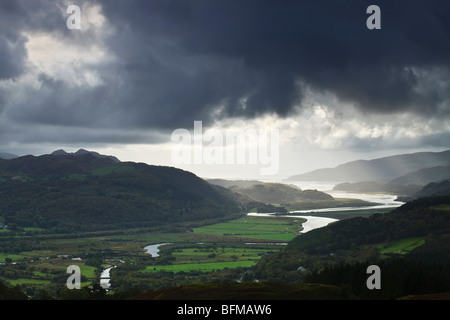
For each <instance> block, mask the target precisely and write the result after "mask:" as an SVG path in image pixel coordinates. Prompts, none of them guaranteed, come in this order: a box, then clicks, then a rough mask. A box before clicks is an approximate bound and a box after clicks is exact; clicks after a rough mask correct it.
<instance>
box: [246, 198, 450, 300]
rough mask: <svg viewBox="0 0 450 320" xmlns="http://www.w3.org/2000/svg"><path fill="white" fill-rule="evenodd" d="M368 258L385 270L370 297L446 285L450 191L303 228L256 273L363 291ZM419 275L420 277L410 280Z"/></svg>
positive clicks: (421, 291)
mask: <svg viewBox="0 0 450 320" xmlns="http://www.w3.org/2000/svg"><path fill="white" fill-rule="evenodd" d="M370 264H377V265H382V266H383V269H382V270H383V275H385V276H384V279H385V281H384V282H383V283H384V284H385V290H384V291H383V292H377V293H372V294H371V295H370V297H371V298H389V299H392V298H399V297H400V296H402V295H407V294H424V293H437V292H445V291H450V277H449V276H448V270H450V196H442V197H429V198H421V199H418V200H415V201H411V202H409V203H406V204H405V205H403V206H401V207H399V208H397V209H395V210H393V211H392V212H389V213H386V214H375V215H372V216H370V217H368V218H363V217H356V218H350V219H345V220H341V221H338V222H335V223H332V224H329V225H328V226H327V227H324V228H320V229H315V230H312V231H310V232H308V233H305V234H302V235H300V236H298V237H296V238H295V239H294V240H292V241H291V242H290V243H289V245H288V246H287V248H286V250H284V251H282V252H280V253H278V254H274V255H272V256H270V257H267V258H265V259H262V260H261V261H260V262H259V263H258V265H257V266H256V268H255V270H254V273H255V274H254V276H255V278H257V279H260V280H266V281H274V282H278V281H281V282H317V283H328V284H333V285H338V286H346V287H352V288H353V289H352V290H353V291H352V292H353V293H354V294H356V295H358V296H361V295H362V293H364V294H365V293H367V287H366V284H365V279H367V275H366V274H365V271H366V268H367V266H368V265H370ZM403 271H404V273H402V272H403ZM419 275H420V277H421V278H420V279H419V280H420V283H419V282H416V283H414V285H413V284H411V285H409V286H408V282H409V281H415V280H414V279H413V277H418V276H419ZM396 276H397V278H396ZM408 277H410V278H408ZM426 281H428V284H427V285H425V284H424V282H426ZM398 286H400V287H398ZM395 287H398V288H397V289H398V290H397V291H396V290H395ZM364 290H366V291H364ZM367 297H369V296H367Z"/></svg>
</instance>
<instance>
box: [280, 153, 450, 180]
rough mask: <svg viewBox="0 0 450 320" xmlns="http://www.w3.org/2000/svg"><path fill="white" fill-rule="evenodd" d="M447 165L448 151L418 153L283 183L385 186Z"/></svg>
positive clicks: (347, 165) (318, 172)
mask: <svg viewBox="0 0 450 320" xmlns="http://www.w3.org/2000/svg"><path fill="white" fill-rule="evenodd" d="M442 165H450V150H447V151H443V152H419V153H413V154H402V155H395V156H390V157H384V158H378V159H373V160H357V161H352V162H347V163H344V164H341V165H339V166H337V167H335V168H324V169H317V170H314V171H311V172H307V173H304V174H299V175H294V176H291V177H289V178H288V179H287V181H342V182H362V181H374V182H377V183H387V182H389V181H391V180H393V179H394V178H397V177H400V176H403V175H406V174H408V173H411V172H414V171H417V170H421V169H424V168H431V167H437V166H442Z"/></svg>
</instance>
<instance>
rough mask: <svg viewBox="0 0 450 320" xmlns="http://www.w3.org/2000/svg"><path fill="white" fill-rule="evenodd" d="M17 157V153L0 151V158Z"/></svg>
mask: <svg viewBox="0 0 450 320" xmlns="http://www.w3.org/2000/svg"><path fill="white" fill-rule="evenodd" d="M18 157H19V156H18V155H16V154H12V153H9V152H0V159H14V158H18Z"/></svg>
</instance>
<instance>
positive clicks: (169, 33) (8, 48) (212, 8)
mask: <svg viewBox="0 0 450 320" xmlns="http://www.w3.org/2000/svg"><path fill="white" fill-rule="evenodd" d="M73 3H74V4H79V5H82V4H83V3H91V4H92V3H95V4H99V5H101V7H102V13H103V15H104V16H105V17H106V19H107V21H108V24H109V26H110V27H111V28H112V30H111V32H112V34H111V35H110V36H108V37H105V38H103V39H101V40H102V44H103V45H105V46H106V50H108V52H107V53H108V54H111V55H112V56H114V58H115V59H114V61H113V62H108V63H106V64H105V65H92V66H91V67H90V68H91V70H92V71H96V72H97V73H98V74H99V77H100V78H101V80H102V83H101V84H98V85H97V86H96V87H93V88H87V87H77V88H73V87H70V86H68V85H67V84H66V83H64V82H62V81H60V80H54V79H52V78H51V77H50V76H49V75H46V74H45V73H40V74H39V79H38V80H39V82H40V85H41V87H40V88H39V90H38V89H36V88H30V90H29V91H27V92H24V93H23V97H25V98H23V99H22V100H21V102H20V104H19V103H18V107H17V108H16V109H15V110H12V111H11V110H10V113H9V115H10V116H11V117H12V118H11V119H14V120H15V121H22V122H24V123H27V124H31V123H33V122H35V123H40V124H45V125H64V126H67V127H70V126H73V127H86V128H95V127H96V126H97V127H103V128H114V127H117V128H122V129H127V128H163V129H167V130H171V129H174V128H177V127H191V126H192V123H193V121H194V120H203V121H208V120H213V119H215V118H226V117H232V116H233V117H248V118H251V117H257V116H259V115H261V114H264V113H270V112H275V113H277V114H279V115H281V116H289V115H291V114H293V112H295V111H296V109H295V106H301V103H302V101H303V98H304V95H305V94H306V93H305V92H304V91H303V89H304V88H308V89H313V90H315V91H316V92H331V93H332V94H334V95H335V96H336V97H337V98H338V99H339V100H342V101H345V102H350V103H352V104H355V105H356V106H357V107H359V108H361V109H363V110H367V111H370V112H381V113H386V112H397V111H408V110H410V111H412V112H416V113H423V114H425V115H427V116H432V115H433V114H434V113H439V114H440V115H444V116H448V113H449V111H450V110H449V109H450V107H449V103H448V99H449V98H450V97H449V95H450V94H449V92H450V90H449V89H450V88H449V87H450V83H449V80H448V79H449V78H450V63H449V62H450V41H448V37H449V35H450V19H448V12H450V2H449V1H447V0H442V1H440V0H435V1H425V0H422V1H403V0H397V1H395V0H390V1H350V0H347V1H345V0H341V1H324V0H315V1H301V0H284V1H275V0H245V1H237V0H193V1H188V0H171V1H165V0H164V1H163V0H145V1H144V0H126V1H124V0H96V1H90V2H85V1H73ZM371 4H378V5H379V6H380V8H381V24H382V29H381V30H368V29H367V28H366V19H367V17H368V14H367V13H366V9H367V7H368V6H369V5H371ZM64 5H67V3H63V2H56V4H55V2H53V1H38V0H36V1H31V0H21V1H13V2H11V1H6V0H0V9H1V11H0V21H1V23H2V24H1V25H2V29H1V30H0V54H1V56H2V59H1V60H0V80H1V79H9V78H13V77H17V76H19V75H20V74H23V72H24V64H25V62H26V50H25V47H24V43H25V40H24V39H23V35H22V33H21V31H24V30H27V31H35V32H40V31H41V32H47V33H51V34H52V35H53V36H55V37H59V38H60V39H66V40H67V39H70V41H75V42H78V43H80V44H81V43H83V42H86V43H90V44H91V43H95V41H96V40H98V38H97V36H98V35H97V34H96V33H95V30H94V31H93V33H89V34H86V33H84V34H83V33H79V32H78V33H77V32H76V31H72V30H68V29H67V28H66V27H65V19H66V18H67V15H64V14H62V9H64ZM83 54H84V53H83V52H82V51H81V52H80V55H83ZM0 94H1V95H2V96H3V100H5V101H6V100H8V101H9V103H11V104H14V101H13V100H11V99H10V98H9V97H8V96H7V95H8V92H7V89H3V91H2V90H0ZM26 97H28V100H27V99H26ZM0 101H2V100H1V99H0ZM0 110H1V108H0Z"/></svg>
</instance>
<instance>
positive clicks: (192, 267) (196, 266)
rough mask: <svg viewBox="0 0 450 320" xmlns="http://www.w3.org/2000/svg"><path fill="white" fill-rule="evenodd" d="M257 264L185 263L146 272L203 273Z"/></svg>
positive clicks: (238, 262)
mask: <svg viewBox="0 0 450 320" xmlns="http://www.w3.org/2000/svg"><path fill="white" fill-rule="evenodd" d="M255 263H256V261H251V260H248V261H228V262H205V263H185V264H174V265H165V266H150V267H147V268H146V269H145V270H144V272H157V271H161V270H164V271H168V272H174V273H177V272H189V271H202V272H211V271H217V270H222V269H225V268H229V269H232V268H237V267H251V266H253V265H254V264H255Z"/></svg>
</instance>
